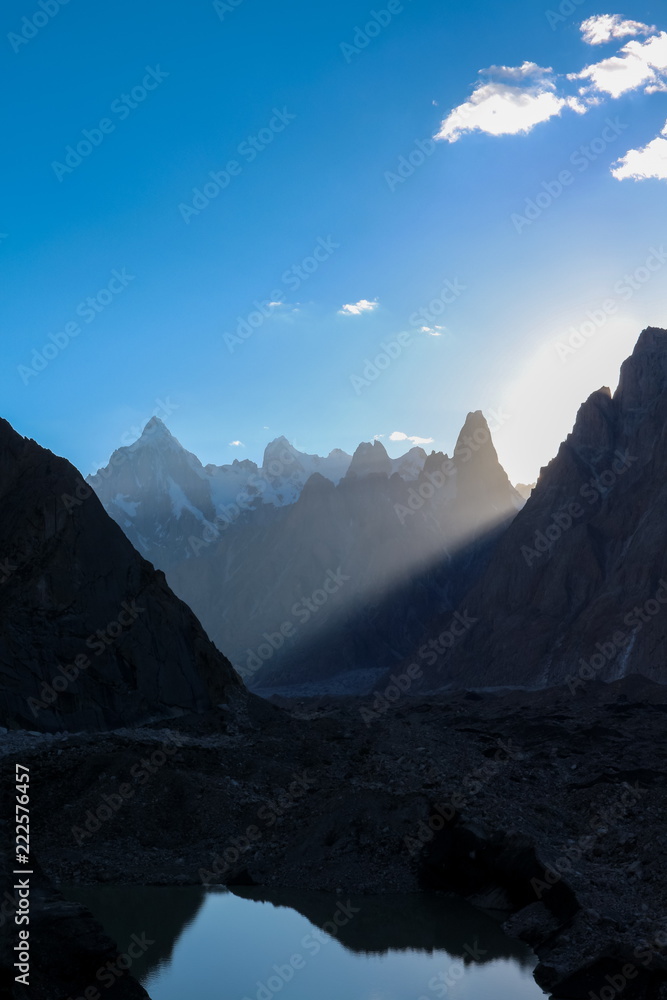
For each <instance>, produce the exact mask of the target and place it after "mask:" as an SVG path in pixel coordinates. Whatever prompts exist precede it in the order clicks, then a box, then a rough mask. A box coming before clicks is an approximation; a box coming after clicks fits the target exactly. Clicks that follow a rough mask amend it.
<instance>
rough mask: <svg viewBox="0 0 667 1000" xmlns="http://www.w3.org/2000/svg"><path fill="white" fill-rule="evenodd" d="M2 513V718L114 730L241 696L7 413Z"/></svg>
mask: <svg viewBox="0 0 667 1000" xmlns="http://www.w3.org/2000/svg"><path fill="white" fill-rule="evenodd" d="M160 433H162V431H160ZM172 440H173V439H172ZM167 446H168V447H169V448H171V447H172V444H171V443H170V442H169V441H168V442H167ZM146 460H148V455H147V456H146ZM125 471H126V470H125V469H121V474H123V473H124V472H125ZM0 510H1V512H2V518H1V521H0V554H1V555H2V560H3V562H2V575H1V576H0V621H1V623H2V628H1V631H0V682H1V687H2V693H1V695H0V723H1V724H2V725H4V726H8V727H10V728H13V727H24V728H28V729H37V730H44V731H53V730H63V729H68V730H83V729H97V728H103V727H112V726H119V725H125V724H132V723H139V722H142V721H146V720H148V719H151V718H154V717H167V716H169V715H170V714H174V713H178V712H182V711H193V710H200V709H205V708H207V707H209V706H210V705H211V704H212V703H213V704H216V703H219V702H223V701H227V700H228V699H229V697H230V696H232V695H233V694H234V693H235V692H239V693H240V692H242V691H243V687H242V685H241V683H240V681H239V678H238V676H237V675H236V674H235V672H234V671H233V669H232V667H231V665H230V664H229V662H228V661H227V660H226V659H225V657H224V656H223V655H222V654H221V653H219V652H218V650H217V649H216V648H215V647H214V646H213V644H212V643H211V642H210V641H209V639H208V638H207V636H206V635H205V634H204V631H203V630H202V628H201V626H200V624H199V622H198V621H197V619H196V618H195V616H194V615H193V614H192V612H191V611H190V609H189V608H188V607H186V605H185V604H183V603H182V601H180V600H178V598H177V597H175V596H174V594H173V593H172V591H171V590H170V589H169V587H168V586H167V583H166V580H165V578H164V576H163V574H162V573H159V572H156V571H155V570H154V569H153V567H152V566H151V565H150V564H149V563H148V562H146V561H145V560H144V559H142V558H141V556H139V554H138V553H137V552H136V551H135V550H134V549H133V547H132V545H131V544H130V542H129V541H128V540H127V538H126V537H125V535H124V534H123V532H122V531H121V530H120V529H119V527H118V525H116V524H115V523H114V522H113V521H112V519H111V518H110V517H109V516H108V515H107V514H106V513H105V511H104V509H103V507H102V504H101V503H100V501H99V500H98V498H97V496H95V494H94V492H93V490H92V489H91V488H90V487H89V486H87V485H86V484H85V482H84V481H83V479H82V477H81V476H80V474H79V473H78V472H77V470H76V469H75V468H74V467H73V466H72V465H70V464H69V462H67V461H65V460H64V459H62V458H57V457H56V456H55V455H53V454H52V453H51V452H49V451H46V450H45V449H44V448H41V447H40V446H39V445H38V444H36V443H35V442H34V441H32V440H29V439H27V438H23V437H21V436H20V435H19V434H17V433H16V432H15V431H14V430H13V429H12V428H11V427H10V425H9V424H8V423H7V422H6V421H4V420H2V421H0Z"/></svg>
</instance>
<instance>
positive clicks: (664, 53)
mask: <svg viewBox="0 0 667 1000" xmlns="http://www.w3.org/2000/svg"><path fill="white" fill-rule="evenodd" d="M666 73H667V31H661V32H660V34H658V35H654V36H653V37H652V38H648V39H646V41H644V42H638V41H637V40H636V39H633V40H632V41H631V42H626V44H625V45H624V46H623V48H622V49H621V50H620V53H619V55H616V56H611V57H610V58H609V59H603V60H602V61H601V62H598V63H593V64H592V65H590V66H586V68H585V69H583V70H582V71H581V73H571V74H570V76H569V79H570V80H590V83H591V87H592V89H593V90H598V91H601V92H602V93H604V94H609V95H610V96H611V97H620V96H621V94H625V93H627V92H628V91H630V90H636V89H637V88H638V87H643V88H644V90H645V92H646V93H654V92H655V91H656V90H662V89H663V88H664V85H665V82H666V81H665V74H666Z"/></svg>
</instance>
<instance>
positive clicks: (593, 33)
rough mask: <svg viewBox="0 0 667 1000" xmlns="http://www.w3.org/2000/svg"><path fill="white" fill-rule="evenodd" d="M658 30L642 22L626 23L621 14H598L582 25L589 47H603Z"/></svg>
mask: <svg viewBox="0 0 667 1000" xmlns="http://www.w3.org/2000/svg"><path fill="white" fill-rule="evenodd" d="M656 30H657V29H656V28H654V27H649V25H648V24H642V22H641V21H624V20H623V16H622V15H621V14H596V15H595V16H594V17H589V18H588V19H587V20H586V21H583V22H582V24H581V33H582V35H583V37H584V41H585V42H587V43H588V44H589V45H603V44H604V43H605V42H610V41H611V40H612V39H613V38H627V36H628V35H650V34H651V33H652V32H654V31H656Z"/></svg>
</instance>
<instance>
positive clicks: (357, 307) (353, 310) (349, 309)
mask: <svg viewBox="0 0 667 1000" xmlns="http://www.w3.org/2000/svg"><path fill="white" fill-rule="evenodd" d="M378 305H379V302H378V300H377V299H373V301H372V302H370V301H369V300H368V299H359V301H358V302H352V303H348V304H347V305H345V306H343V308H342V309H339V310H338V312H339V313H340V315H341V316H361V314H362V313H365V312H373V310H374V309H377V307H378Z"/></svg>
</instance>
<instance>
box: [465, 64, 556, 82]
mask: <svg viewBox="0 0 667 1000" xmlns="http://www.w3.org/2000/svg"><path fill="white" fill-rule="evenodd" d="M479 75H480V76H489V77H496V78H498V79H500V80H517V81H520V80H527V79H529V78H530V77H545V76H551V75H553V69H552V68H551V66H538V65H537V63H534V62H527V61H526V62H524V63H522V64H521V66H489V68H488V69H480V71H479Z"/></svg>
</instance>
